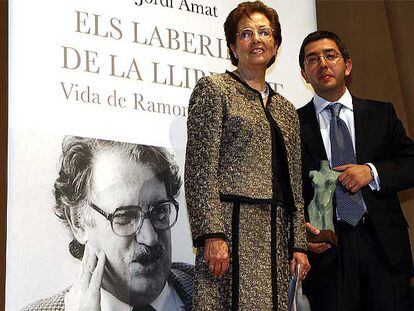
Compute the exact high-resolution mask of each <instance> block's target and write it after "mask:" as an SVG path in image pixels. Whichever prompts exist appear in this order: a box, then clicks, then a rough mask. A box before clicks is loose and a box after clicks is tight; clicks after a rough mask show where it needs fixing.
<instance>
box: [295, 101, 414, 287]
mask: <svg viewBox="0 0 414 311" xmlns="http://www.w3.org/2000/svg"><path fill="white" fill-rule="evenodd" d="M352 102H353V106H354V120H355V136H356V137H355V149H356V157H357V163H358V164H364V163H368V162H370V163H372V164H374V166H375V167H376V169H377V171H378V175H379V179H380V186H381V190H380V191H372V190H371V189H370V188H369V186H366V187H364V188H363V189H362V190H361V191H362V196H363V198H364V201H365V204H366V206H367V209H368V213H369V216H370V218H371V220H372V223H373V225H374V228H375V230H376V232H377V234H378V237H379V240H380V242H381V243H382V245H383V247H384V250H385V253H386V254H385V256H384V257H385V258H384V260H385V261H386V262H387V263H388V265H389V268H390V271H391V273H405V274H409V275H412V274H413V272H414V270H413V263H412V257H411V250H410V241H409V237H408V231H407V226H408V225H407V221H406V219H405V217H404V215H403V212H402V210H401V206H400V203H399V201H398V197H397V191H400V190H404V189H407V188H410V187H413V186H414V143H413V141H412V140H411V139H410V138H408V137H407V136H406V133H405V130H404V128H403V126H402V124H401V121H400V120H399V119H398V118H397V116H396V113H395V110H394V108H393V106H392V104H390V103H384V102H378V101H372V100H365V99H359V98H356V97H353V98H352ZM298 115H299V120H300V125H301V139H302V167H303V196H304V201H305V207H307V206H308V205H309V203H310V201H311V200H312V198H313V188H312V184H311V181H310V178H309V172H310V171H311V170H319V167H320V163H319V162H320V161H321V160H323V159H327V156H326V152H325V148H324V145H323V141H322V136H321V133H320V129H319V123H318V121H317V118H316V113H315V108H314V104H313V101H311V102H309V103H308V104H307V105H306V106H304V107H302V108H300V109H299V110H298ZM305 214H307V213H305ZM309 253H310V252H309ZM309 259H310V261H311V265H312V269H311V272H310V274H309V276H308V278H307V281H306V282H305V283H304V289H305V291H310V290H317V289H319V288H320V287H324V286H332V285H335V284H333V283H332V282H335V280H336V279H335V275H336V270H337V269H336V267H337V266H336V265H337V250H335V249H333V248H332V249H330V250H329V251H327V252H325V253H323V254H313V253H311V254H309Z"/></svg>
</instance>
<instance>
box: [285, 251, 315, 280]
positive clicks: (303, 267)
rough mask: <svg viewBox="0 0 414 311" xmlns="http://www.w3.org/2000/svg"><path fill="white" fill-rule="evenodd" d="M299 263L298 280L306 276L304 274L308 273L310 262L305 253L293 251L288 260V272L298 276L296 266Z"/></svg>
mask: <svg viewBox="0 0 414 311" xmlns="http://www.w3.org/2000/svg"><path fill="white" fill-rule="evenodd" d="M297 265H300V269H299V278H300V280H303V279H304V278H305V277H306V274H307V273H308V271H309V269H310V267H311V266H310V263H309V260H308V256H306V254H305V253H301V252H294V253H293V258H292V260H291V261H290V273H291V274H292V275H294V276H296V277H298V276H297V275H296V266H297Z"/></svg>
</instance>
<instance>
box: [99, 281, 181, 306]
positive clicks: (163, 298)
mask: <svg viewBox="0 0 414 311" xmlns="http://www.w3.org/2000/svg"><path fill="white" fill-rule="evenodd" d="M173 294H174V292H173V288H171V286H170V285H169V284H168V282H165V285H164V288H163V289H162V291H161V293H160V294H159V295H158V297H157V299H155V300H154V301H153V302H152V303H151V306H152V307H153V308H154V309H155V310H163V309H165V306H166V305H167V303H168V298H169V297H170V296H171V295H173ZM101 306H102V311H115V310H116V311H131V310H132V309H133V307H132V306H130V305H129V304H126V303H125V302H123V301H121V300H119V299H118V298H116V297H115V296H114V295H112V294H111V293H109V292H107V291H106V290H105V289H103V288H101Z"/></svg>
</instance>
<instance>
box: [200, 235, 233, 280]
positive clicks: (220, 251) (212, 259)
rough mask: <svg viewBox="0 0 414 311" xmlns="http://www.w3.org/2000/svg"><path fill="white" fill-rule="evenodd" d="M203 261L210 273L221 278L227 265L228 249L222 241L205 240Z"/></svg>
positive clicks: (214, 239)
mask: <svg viewBox="0 0 414 311" xmlns="http://www.w3.org/2000/svg"><path fill="white" fill-rule="evenodd" d="M204 261H205V263H206V264H207V265H208V267H209V269H210V271H211V273H212V274H213V275H214V276H216V277H221V276H223V275H224V273H225V272H226V270H227V267H228V265H229V248H228V246H227V243H226V242H225V241H224V240H223V239H219V238H210V239H206V240H205V244H204Z"/></svg>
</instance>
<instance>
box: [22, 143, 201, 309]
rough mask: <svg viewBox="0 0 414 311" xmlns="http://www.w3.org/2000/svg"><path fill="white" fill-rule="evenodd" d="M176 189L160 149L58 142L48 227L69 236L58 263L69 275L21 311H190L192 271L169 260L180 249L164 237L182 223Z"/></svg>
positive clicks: (174, 167) (172, 168)
mask: <svg viewBox="0 0 414 311" xmlns="http://www.w3.org/2000/svg"><path fill="white" fill-rule="evenodd" d="M181 186H182V178H181V174H180V169H179V166H178V164H177V162H176V160H175V158H174V156H173V154H172V153H171V152H169V151H168V150H167V149H165V148H162V147H155V146H148V145H141V144H132V143H125V142H115V141H109V140H101V139H95V138H84V137H77V136H66V137H64V138H63V142H62V146H61V154H60V157H59V161H58V165H57V173H56V179H55V180H54V181H53V182H52V183H51V193H52V195H53V200H54V202H53V205H52V206H50V207H49V208H50V211H51V213H50V215H51V216H52V215H53V216H54V218H55V219H53V220H52V219H50V221H51V222H52V221H56V222H58V223H59V224H60V229H61V230H63V231H65V232H66V234H67V236H68V237H69V239H68V240H67V241H69V243H67V245H66V252H65V254H59V256H60V255H62V256H67V257H72V258H73V259H74V260H75V262H76V263H75V266H77V268H76V273H74V275H73V278H72V281H71V282H70V283H68V284H66V287H63V288H57V290H56V293H54V294H52V295H49V296H47V297H36V298H35V299H34V300H33V302H31V303H29V304H26V306H25V307H23V309H22V310H32V311H34V310H72V311H78V310H102V311H106V310H120V311H122V310H125V311H126V310H132V307H134V309H133V310H159V311H163V310H189V309H190V308H191V290H192V279H193V265H192V264H191V260H187V263H184V262H174V261H173V259H172V249H173V247H174V244H175V243H177V244H180V243H181V242H180V241H173V240H172V235H171V231H172V230H174V227H175V226H176V225H177V222H178V220H179V219H180V218H186V217H187V215H186V211H185V209H182V206H180V205H182V203H181V204H180V203H179V201H180V200H179V196H180V190H181ZM43 226H45V227H47V226H48V224H47V223H44V224H43ZM180 235H181V236H182V235H183V233H181V234H180ZM56 237H58V235H56V236H54V235H53V232H52V235H51V236H49V237H44V238H45V239H46V238H48V239H54V238H56ZM62 243H63V242H62ZM28 255H30V254H28ZM48 255H49V256H50V257H51V258H54V257H55V258H59V256H56V254H54V253H53V251H51V252H50V253H49V254H48ZM33 268H35V267H32V269H33ZM47 273H48V271H47V270H46V271H44V274H45V276H46V275H47ZM27 277H28V278H32V277H33V276H30V275H27ZM46 280H47V278H45V281H46ZM22 284H23V283H22ZM42 284H43V281H42V280H38V286H40V287H41V286H42ZM135 307H140V308H143V309H140V308H135Z"/></svg>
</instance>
